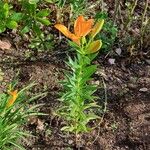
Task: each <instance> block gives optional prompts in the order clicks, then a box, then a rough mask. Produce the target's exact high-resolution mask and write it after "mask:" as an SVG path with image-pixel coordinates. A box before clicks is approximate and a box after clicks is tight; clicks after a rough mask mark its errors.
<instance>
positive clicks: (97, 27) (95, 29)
mask: <svg viewBox="0 0 150 150" xmlns="http://www.w3.org/2000/svg"><path fill="white" fill-rule="evenodd" d="M103 24H104V19H102V20H99V21H98V22H97V23H96V24H95V26H94V27H93V29H92V31H91V37H92V38H94V37H95V36H96V35H97V34H98V33H99V32H100V31H101V29H102V27H103Z"/></svg>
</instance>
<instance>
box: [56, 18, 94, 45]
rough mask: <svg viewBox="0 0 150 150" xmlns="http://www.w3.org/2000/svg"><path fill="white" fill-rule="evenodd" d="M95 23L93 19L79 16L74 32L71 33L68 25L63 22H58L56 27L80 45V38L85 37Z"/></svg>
mask: <svg viewBox="0 0 150 150" xmlns="http://www.w3.org/2000/svg"><path fill="white" fill-rule="evenodd" d="M93 24H94V20H93V19H89V20H87V21H86V20H85V19H84V17H83V16H79V17H78V18H77V20H76V21H75V24H74V33H71V32H70V31H69V30H68V29H67V27H66V26H64V25H62V24H56V25H55V28H56V29H58V30H59V31H61V32H62V33H63V34H64V35H65V36H66V37H68V38H70V39H71V40H72V41H74V42H75V43H77V44H78V45H80V39H81V38H82V37H85V36H86V35H87V34H88V33H89V32H90V31H91V30H92V26H93Z"/></svg>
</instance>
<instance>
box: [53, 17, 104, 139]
mask: <svg viewBox="0 0 150 150" xmlns="http://www.w3.org/2000/svg"><path fill="white" fill-rule="evenodd" d="M103 24H104V20H103V19H102V20H98V21H97V22H96V23H95V25H94V20H93V19H88V20H85V18H84V17H83V16H79V17H78V18H77V19H76V21H75V23H74V33H72V32H70V31H69V30H68V29H67V27H66V26H64V25H62V24H56V25H55V28H56V29H58V30H59V31H60V32H62V33H63V34H64V35H65V36H66V37H67V38H69V39H71V40H72V41H69V44H70V45H71V47H73V48H74V49H75V50H76V56H75V57H74V58H71V57H69V61H68V62H67V65H68V66H69V67H70V69H71V71H66V72H65V79H64V81H62V84H63V87H64V91H63V92H62V97H61V101H62V104H63V106H62V107H61V108H60V109H58V114H60V115H61V116H62V117H63V118H64V119H66V120H67V122H66V125H65V126H64V127H62V130H64V131H69V132H73V133H75V134H76V136H78V135H79V134H80V133H83V132H88V131H90V130H91V129H92V128H90V127H89V122H90V121H91V120H95V119H97V118H99V116H97V115H96V114H95V113H94V111H93V110H94V108H95V107H99V106H98V105H97V103H96V102H95V99H96V97H95V96H94V95H93V94H94V92H95V91H96V90H97V86H96V85H94V84H91V82H90V80H92V75H93V74H94V73H95V71H96V69H97V65H94V64H92V61H93V59H94V58H95V57H96V56H97V54H98V51H99V49H100V48H101V46H102V41H101V40H94V38H95V36H96V35H97V34H98V33H99V32H100V31H101V29H102V26H103Z"/></svg>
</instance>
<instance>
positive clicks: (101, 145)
mask: <svg viewBox="0 0 150 150" xmlns="http://www.w3.org/2000/svg"><path fill="white" fill-rule="evenodd" d="M12 53H13V51H12V52H9V53H5V54H4V53H3V54H2V53H1V58H2V59H0V61H2V60H5V63H4V64H1V67H2V71H3V73H4V79H3V82H2V83H1V86H0V89H1V90H4V88H5V87H6V85H7V83H9V82H10V81H11V79H12V78H13V77H14V76H15V75H16V74H17V72H18V71H19V73H18V78H19V87H21V86H25V85H27V84H29V83H31V82H34V81H35V82H36V83H38V85H37V86H35V88H34V89H33V91H32V92H33V93H36V92H45V91H46V92H48V94H47V96H46V97H45V98H43V99H41V100H37V101H36V103H44V106H43V107H41V108H40V111H41V112H44V113H47V114H49V115H48V116H43V117H33V118H31V119H30V120H29V122H28V125H27V126H26V127H25V128H26V129H27V130H28V131H29V132H30V133H32V134H33V135H35V137H32V138H29V139H27V140H26V142H25V143H24V145H25V146H26V149H27V150H66V149H68V150H69V149H77V148H76V145H75V139H74V136H73V135H68V134H66V135H64V133H62V132H61V131H60V128H61V127H62V125H63V124H64V121H63V120H61V119H60V118H57V117H55V116H54V115H53V112H54V111H53V110H55V108H56V107H58V105H59V100H58V99H59V95H58V93H59V91H61V86H60V85H59V84H58V81H60V80H61V79H63V69H64V68H65V64H64V63H63V61H64V59H65V56H64V57H63V56H62V55H61V57H60V56H59V55H48V54H47V55H42V54H41V55H39V56H38V57H37V59H36V60H35V61H18V58H19V57H18V58H15V57H14V56H13V55H14V54H12ZM17 54H18V53H17ZM11 55H12V56H11ZM20 59H21V57H20ZM10 60H13V61H14V62H13V63H11V61H10ZM6 62H7V63H6ZM94 63H97V64H99V65H98V71H97V72H96V74H95V76H94V82H95V83H96V84H98V85H99V89H98V91H97V92H96V95H97V96H99V99H98V100H97V101H98V103H100V104H103V102H104V88H103V84H102V78H103V79H104V81H105V84H106V86H107V102H108V104H107V112H106V114H105V116H104V118H103V121H102V123H101V124H100V125H99V121H97V122H94V124H95V125H97V128H95V129H94V130H93V131H92V132H90V133H88V134H85V135H83V136H82V137H81V139H80V141H79V143H80V144H79V147H80V149H83V150H148V149H150V136H149V133H150V91H149V90H150V66H149V64H147V63H146V62H145V61H144V60H141V59H137V60H133V61H132V62H129V61H128V59H127V58H124V59H122V58H121V59H117V60H116V63H115V64H113V65H110V64H109V63H108V61H107V59H104V58H103V56H101V55H99V58H98V59H96V61H95V62H94ZM2 87H3V88H2Z"/></svg>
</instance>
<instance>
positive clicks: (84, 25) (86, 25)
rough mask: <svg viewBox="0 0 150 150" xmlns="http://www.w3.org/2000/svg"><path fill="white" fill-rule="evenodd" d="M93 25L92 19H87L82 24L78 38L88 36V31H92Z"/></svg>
mask: <svg viewBox="0 0 150 150" xmlns="http://www.w3.org/2000/svg"><path fill="white" fill-rule="evenodd" d="M93 24H94V20H93V19H89V20H88V21H85V22H83V23H82V30H81V33H80V36H86V35H87V34H89V33H90V31H91V30H92V26H93Z"/></svg>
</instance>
